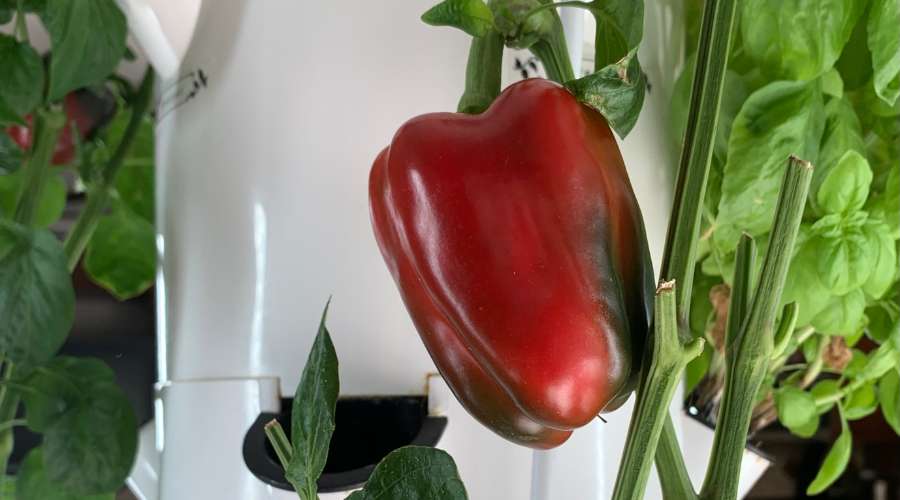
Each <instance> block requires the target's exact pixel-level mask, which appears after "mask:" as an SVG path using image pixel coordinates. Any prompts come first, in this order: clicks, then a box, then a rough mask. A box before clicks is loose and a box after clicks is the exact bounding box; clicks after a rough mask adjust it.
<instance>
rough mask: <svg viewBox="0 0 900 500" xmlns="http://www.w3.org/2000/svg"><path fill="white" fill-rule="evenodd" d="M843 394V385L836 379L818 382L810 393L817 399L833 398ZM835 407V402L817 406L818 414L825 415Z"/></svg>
mask: <svg viewBox="0 0 900 500" xmlns="http://www.w3.org/2000/svg"><path fill="white" fill-rule="evenodd" d="M840 392H841V384H840V382H838V381H837V380H835V379H825V380H820V381H818V382H816V385H814V386H813V387H812V389H810V390H809V393H810V394H812V396H813V397H814V398H815V399H816V400H819V399H824V398H833V397H835V396H837V395H838V394H839V393H840ZM833 407H834V401H831V402H829V403H826V404H817V405H816V413H818V414H819V415H824V414H826V413H828V412H829V411H831V408H833Z"/></svg>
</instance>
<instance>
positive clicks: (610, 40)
mask: <svg viewBox="0 0 900 500" xmlns="http://www.w3.org/2000/svg"><path fill="white" fill-rule="evenodd" d="M588 10H589V11H590V12H591V13H592V14H593V15H594V19H596V21H597V36H596V37H595V42H596V43H595V44H594V49H595V50H596V51H597V53H596V54H595V56H594V61H595V62H596V63H597V65H598V66H599V67H603V66H607V65H610V64H614V63H615V62H617V61H620V60H621V59H622V58H624V57H626V56H627V55H628V53H629V52H630V51H631V50H632V49H634V48H635V47H637V46H638V44H639V43H640V42H641V38H642V37H643V36H644V2H635V1H633V0H616V1H609V0H604V1H597V0H594V1H592V2H591V5H590V7H588Z"/></svg>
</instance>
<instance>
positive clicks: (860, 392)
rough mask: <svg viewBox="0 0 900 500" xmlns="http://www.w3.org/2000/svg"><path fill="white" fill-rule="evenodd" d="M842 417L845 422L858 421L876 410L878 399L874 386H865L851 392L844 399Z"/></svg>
mask: <svg viewBox="0 0 900 500" xmlns="http://www.w3.org/2000/svg"><path fill="white" fill-rule="evenodd" d="M843 405H844V416H845V417H846V418H847V420H859V419H861V418H864V417H867V416H869V415H871V414H872V413H874V412H875V410H877V409H878V397H877V395H876V394H875V384H865V385H863V386H862V387H860V388H859V389H856V390H855V391H853V392H851V393H850V394H848V395H847V397H846V398H845V399H844V403H843Z"/></svg>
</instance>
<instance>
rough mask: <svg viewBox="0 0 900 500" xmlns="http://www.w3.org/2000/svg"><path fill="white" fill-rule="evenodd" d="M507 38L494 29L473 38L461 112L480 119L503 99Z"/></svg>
mask: <svg viewBox="0 0 900 500" xmlns="http://www.w3.org/2000/svg"><path fill="white" fill-rule="evenodd" d="M502 61H503V37H502V36H501V35H500V33H499V32H498V31H497V30H495V29H492V30H490V31H489V32H488V33H486V34H484V35H482V36H476V37H473V38H472V45H471V46H470V47H469V59H468V62H467V63H466V88H465V90H464V91H463V95H462V97H460V99H459V105H458V106H457V111H459V112H460V113H466V114H470V115H476V114H478V113H481V112H483V111H484V110H486V109H487V108H488V107H489V106H490V105H491V103H492V102H494V99H496V98H497V96H498V95H500V72H501V69H502V68H501V64H502Z"/></svg>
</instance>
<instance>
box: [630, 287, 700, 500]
mask: <svg viewBox="0 0 900 500" xmlns="http://www.w3.org/2000/svg"><path fill="white" fill-rule="evenodd" d="M676 317H677V316H676V311H675V285H674V282H671V281H670V282H665V283H663V284H661V285H660V286H659V288H658V289H657V291H656V304H655V305H654V321H655V324H654V325H655V326H654V335H653V336H652V337H651V339H650V344H651V345H650V349H651V351H652V357H651V359H652V363H651V365H650V368H649V370H646V371H644V372H643V373H642V377H641V383H640V386H639V388H638V394H639V395H640V397H639V398H638V400H637V403H636V404H635V407H634V413H633V414H632V417H631V424H630V427H629V429H628V438H627V441H626V442H625V452H624V454H623V455H622V459H621V461H620V462H619V474H618V476H617V477H616V486H615V489H614V490H613V495H612V498H613V500H625V499H629V500H632V499H634V500H637V499H642V498H643V497H644V490H645V488H646V486H647V478H648V477H649V475H650V467H651V465H652V464H653V452H654V450H655V449H656V444H657V441H658V440H659V436H660V434H661V433H662V430H663V428H664V427H665V425H666V420H667V416H668V409H669V402H670V401H671V400H672V396H673V395H674V394H675V389H676V387H677V386H678V382H679V381H680V380H681V372H682V371H683V370H684V367H685V366H687V364H688V362H689V361H690V360H691V359H694V358H695V357H697V355H698V354H700V351H702V350H703V339H696V340H694V341H692V342H691V343H689V344H688V345H683V344H682V343H681V340H680V339H679V336H678V321H677V319H676Z"/></svg>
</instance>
